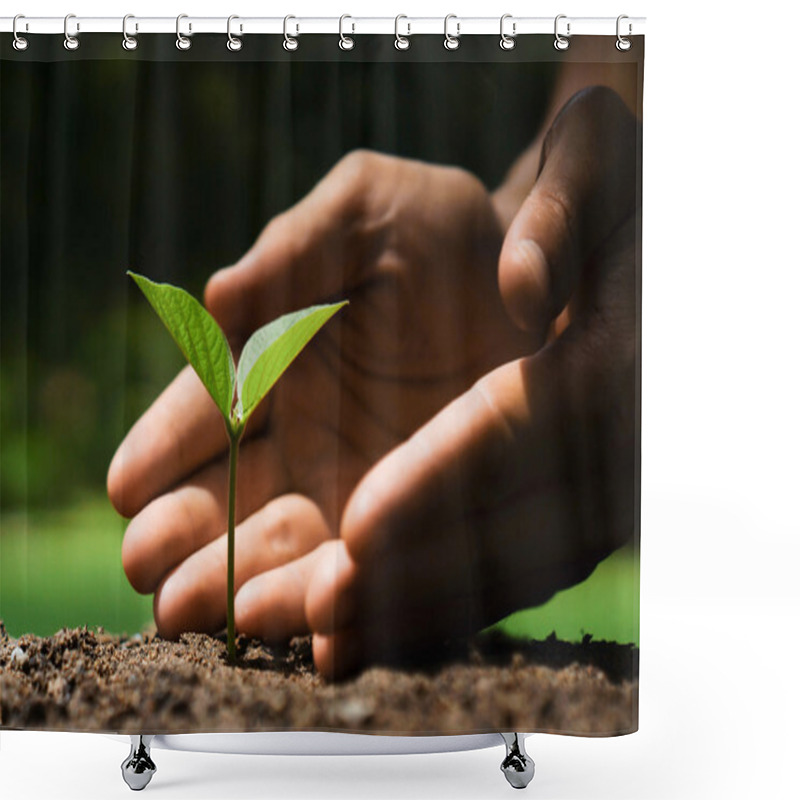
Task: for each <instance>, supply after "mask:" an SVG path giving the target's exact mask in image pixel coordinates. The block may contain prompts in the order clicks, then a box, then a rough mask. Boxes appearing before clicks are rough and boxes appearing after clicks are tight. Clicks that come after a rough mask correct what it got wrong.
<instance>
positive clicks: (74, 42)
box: [64, 14, 81, 50]
mask: <svg viewBox="0 0 800 800" xmlns="http://www.w3.org/2000/svg"><path fill="white" fill-rule="evenodd" d="M71 19H75V15H74V14H67V16H66V17H64V49H65V50H77V49H78V48H79V47H80V46H81V43H80V42H79V41H78V37H77V36H70V33H69V21H70V20H71ZM80 29H81V26H80V23H78V22H76V23H75V31H76V33H77V32H78V31H80Z"/></svg>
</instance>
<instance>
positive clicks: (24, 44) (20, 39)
mask: <svg viewBox="0 0 800 800" xmlns="http://www.w3.org/2000/svg"><path fill="white" fill-rule="evenodd" d="M19 19H25V15H24V14H17V16H16V17H14V22H13V23H12V25H11V30H12V32H13V34H14V42H13V45H14V49H15V50H18V51H20V52H21V51H22V50H27V49H28V40H27V39H26V38H25V37H24V36H20V35H19V33H18V32H17V20H19ZM25 30H26V31H27V30H28V23H27V22H26V23H25Z"/></svg>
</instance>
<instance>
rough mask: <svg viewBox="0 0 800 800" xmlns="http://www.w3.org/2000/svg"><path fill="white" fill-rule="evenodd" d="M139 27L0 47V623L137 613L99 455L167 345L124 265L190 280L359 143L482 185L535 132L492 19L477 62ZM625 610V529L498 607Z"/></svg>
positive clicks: (128, 622) (82, 620)
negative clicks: (135, 31) (233, 49)
mask: <svg viewBox="0 0 800 800" xmlns="http://www.w3.org/2000/svg"><path fill="white" fill-rule="evenodd" d="M51 38H52V37H51ZM264 38H267V37H264ZM383 38H386V37H383ZM423 38H425V37H423ZM155 40H157V41H155V44H154V46H153V49H154V52H155V53H156V54H158V53H161V54H164V60H158V59H157V58H156V59H154V60H145V59H144V58H141V57H138V56H137V59H136V60H134V59H131V58H124V57H119V54H120V53H122V52H123V51H121V48H120V47H119V42H118V37H110V38H108V39H107V40H106V39H105V38H104V37H102V36H96V37H93V39H89V40H88V41H87V43H86V46H85V47H84V46H83V45H82V47H81V51H80V53H79V54H77V55H76V56H73V55H70V57H69V59H68V60H54V61H51V62H48V61H41V62H35V61H32V60H28V61H27V62H25V63H22V62H21V60H20V58H4V59H3V60H0V123H1V124H2V143H1V145H0V619H3V620H4V621H5V625H6V627H7V629H8V630H9V632H10V633H11V634H12V635H19V634H21V633H26V632H34V633H38V634H50V633H53V632H54V631H55V630H57V629H58V628H60V627H62V626H67V625H69V626H74V625H89V626H94V625H103V626H104V627H105V628H106V629H108V630H111V631H117V632H123V631H127V632H133V631H136V630H140V629H141V628H142V626H145V625H147V624H148V623H150V622H151V621H152V615H151V606H150V598H143V597H140V596H138V595H136V594H135V592H134V591H133V590H132V589H131V588H130V586H129V585H128V583H127V581H126V579H125V576H124V574H123V572H122V568H121V563H120V545H121V541H122V536H123V532H124V526H125V523H124V520H122V519H121V518H119V517H118V516H117V515H116V513H115V512H114V511H113V509H112V508H111V506H110V504H109V503H108V501H107V499H106V497H105V473H106V469H107V466H108V463H109V461H110V458H111V456H112V454H113V452H114V450H115V448H116V446H117V444H118V443H119V441H120V440H121V438H122V437H123V435H124V433H125V431H127V429H128V428H129V427H130V425H131V424H132V423H133V421H134V420H135V419H136V418H137V417H138V416H139V415H140V414H141V413H142V411H143V410H144V409H145V408H146V407H147V406H148V405H149V403H151V402H152V400H153V399H154V398H155V396H156V395H157V394H158V393H159V392H160V391H161V389H162V388H163V387H164V386H165V385H166V383H167V382H168V381H169V380H170V379H171V377H172V376H173V375H174V374H175V372H176V371H177V370H178V369H179V368H180V367H181V366H182V359H181V356H180V354H179V353H178V351H177V349H176V348H174V347H172V346H171V344H170V343H169V342H168V340H167V339H166V337H165V335H164V333H163V330H162V328H161V325H160V322H159V321H158V320H157V319H156V317H155V315H153V314H152V312H150V310H149V309H148V308H146V307H145V305H144V304H143V303H142V302H141V299H140V298H139V297H138V296H135V294H134V292H133V291H132V290H131V286H130V285H129V282H128V281H127V279H126V278H125V270H126V269H127V268H129V267H132V268H135V269H137V270H139V271H142V272H144V273H146V274H147V275H148V276H150V277H152V278H154V279H165V280H170V281H173V282H176V283H178V284H180V285H182V286H184V287H186V288H188V289H189V290H190V291H192V292H193V293H194V294H196V295H198V294H200V293H201V292H202V287H203V284H204V283H205V281H206V279H207V278H208V276H209V275H210V274H211V273H212V272H213V271H215V270H216V269H218V268H220V267H221V266H225V265H227V264H230V263H233V262H234V261H235V260H237V259H238V257H239V256H240V255H241V254H242V253H243V252H244V251H245V250H246V249H247V248H248V247H249V245H250V244H251V243H252V241H253V240H254V239H255V237H256V236H257V235H258V233H259V231H260V230H261V228H262V227H263V226H264V224H265V223H266V222H267V221H268V220H269V219H270V218H271V217H272V216H273V215H275V214H276V213H278V212H280V211H282V210H284V209H286V208H287V207H289V206H290V205H292V204H293V203H295V202H296V201H297V200H299V199H300V198H301V197H303V196H304V195H305V194H306V193H307V192H308V191H309V190H310V189H311V188H312V187H313V185H314V184H315V183H316V182H317V181H318V180H319V179H320V178H322V177H323V176H324V175H325V174H326V173H327V172H328V170H329V169H330V168H331V167H332V166H333V165H334V164H335V163H336V161H338V159H339V158H340V157H341V156H342V155H343V154H345V153H346V152H348V151H349V150H352V149H354V148H357V147H368V148H373V149H377V150H380V151H383V152H389V153H396V154H399V155H404V156H409V157H414V158H419V159H422V160H426V161H431V162H435V163H452V164H458V165H460V166H463V167H466V168H467V169H469V170H471V171H473V172H475V173H476V174H477V175H478V176H479V177H481V178H482V179H483V180H484V182H485V183H486V184H487V185H488V186H489V187H493V186H495V185H497V184H498V183H499V182H500V181H501V179H502V177H503V175H504V173H505V171H506V169H507V168H508V166H509V165H510V163H511V162H512V161H513V159H514V158H515V156H516V155H518V154H519V153H520V152H521V151H522V150H523V149H524V148H525V147H526V146H527V145H528V144H529V142H530V140H531V139H532V138H533V136H534V135H535V133H536V131H537V130H538V125H539V120H540V118H541V115H542V113H543V110H544V107H545V104H546V102H547V96H548V92H549V88H550V86H551V84H552V78H553V69H552V66H551V65H550V64H549V63H546V62H545V63H536V62H535V61H533V62H531V63H525V61H524V59H522V60H521V62H520V63H514V64H509V63H505V62H504V63H500V62H494V61H493V60H492V59H494V58H496V57H497V51H498V48H497V46H496V41H495V37H491V43H487V45H486V48H485V55H482V54H481V52H480V47H476V50H475V52H476V58H477V59H478V60H477V61H476V62H475V63H471V62H469V61H454V60H452V59H451V60H450V61H448V62H447V64H446V66H445V65H444V64H438V65H436V67H435V68H434V69H431V66H430V65H429V64H426V63H425V61H426V51H425V47H427V46H428V45H427V44H425V43H423V42H422V41H421V42H420V43H417V42H416V41H415V43H414V57H415V58H416V59H417V60H416V61H412V60H408V59H406V60H404V61H401V62H398V63H395V64H391V63H383V62H382V61H381V60H376V61H370V60H369V59H368V56H365V55H364V53H365V51H368V50H369V46H370V45H369V43H368V42H365V41H359V48H360V56H359V57H361V58H365V60H364V61H353V60H352V59H349V60H347V61H340V60H338V58H339V56H338V48H336V46H335V42H333V44H332V45H331V52H330V53H328V52H327V51H326V52H325V53H324V54H323V55H324V59H325V60H315V59H316V56H315V49H314V48H315V47H316V48H317V49H319V48H320V47H322V45H316V44H315V45H313V46H312V43H311V42H309V43H308V45H307V44H306V42H304V43H303V48H301V51H302V55H301V56H299V57H296V58H293V59H291V60H290V59H286V58H285V57H284V56H283V55H281V54H278V55H279V57H280V58H281V59H282V60H264V61H258V60H252V61H245V60H242V59H238V60H236V59H229V58H227V57H222V58H219V59H218V60H217V61H214V62H203V61H202V52H201V51H202V48H203V47H207V48H211V47H212V46H218V49H219V51H224V50H225V48H224V43H223V42H224V39H220V40H219V41H215V37H206V39H205V40H204V41H202V42H201V41H198V43H197V47H195V48H193V54H192V56H191V58H192V59H193V63H184V62H176V61H174V60H168V57H167V54H169V58H172V57H173V56H174V51H175V48H174V37H166V38H164V39H163V40H158V37H155ZM329 44H330V43H329ZM326 46H327V45H326ZM430 47H433V44H430ZM248 48H249V49H250V52H251V53H252V48H251V46H250V43H249V42H248ZM436 48H437V49H436V50H435V51H434V50H431V54H430V58H431V60H441V54H440V53H439V51H441V50H442V48H441V43H440V42H437V43H436ZM32 49H33V48H32ZM61 49H62V50H63V48H61ZM2 52H3V53H6V52H7V48H6V50H2ZM53 52H56V51H53ZM214 52H215V53H216V52H217V51H216V50H215V51H214ZM281 53H282V51H281ZM57 55H58V57H59V58H61V57H62V56H61V54H57ZM522 55H523V56H524V53H523V54H522ZM54 57H55V56H54ZM481 57H485V59H486V60H485V61H480V58H481ZM511 109H513V113H509V111H510V110H511ZM638 619H639V609H638V562H637V559H636V556H635V553H634V551H633V548H632V547H629V548H626V549H625V550H623V551H620V552H618V553H616V554H614V555H613V556H612V557H611V558H610V559H608V560H607V561H606V562H604V563H603V564H602V565H600V567H599V568H598V569H597V570H596V571H595V573H594V574H593V575H592V576H591V577H590V578H589V579H588V580H587V581H586V582H584V583H583V584H581V585H580V586H578V587H575V588H573V589H571V590H569V591H567V592H562V593H561V594H559V595H557V596H556V597H555V598H553V600H551V601H550V602H549V603H547V604H546V605H545V606H543V607H541V608H538V609H533V610H529V611H523V612H519V613H518V614H516V615H514V616H513V617H511V618H509V620H507V621H506V622H505V623H503V624H504V627H505V628H506V629H507V630H508V631H509V632H511V633H514V634H515V635H521V636H537V637H538V636H546V635H547V634H549V633H550V632H551V631H552V630H555V631H556V632H557V633H558V635H559V636H561V637H563V638H568V639H579V638H580V637H581V636H583V634H584V633H591V634H593V635H594V636H595V637H596V638H609V639H616V640H618V641H622V642H636V643H638Z"/></svg>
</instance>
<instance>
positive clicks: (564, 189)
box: [499, 86, 641, 330]
mask: <svg viewBox="0 0 800 800" xmlns="http://www.w3.org/2000/svg"><path fill="white" fill-rule="evenodd" d="M640 132H641V126H640V125H639V124H638V123H637V121H636V119H635V117H634V116H633V115H632V114H631V113H630V111H629V110H628V109H627V107H626V106H625V104H624V102H623V101H622V99H621V98H620V97H619V95H617V94H616V92H614V91H612V90H611V89H608V88H606V87H600V86H595V87H591V88H589V89H586V90H584V91H582V92H579V93H578V94H576V95H575V96H574V97H573V98H572V99H571V100H570V101H569V102H568V103H567V104H566V105H565V106H564V108H563V109H562V110H561V112H560V113H559V115H558V117H557V118H556V120H555V122H554V123H553V125H552V127H551V129H550V131H549V133H548V135H547V137H546V139H545V143H544V147H543V151H542V166H541V172H540V174H539V177H538V178H537V180H536V183H535V184H534V187H533V189H532V190H531V193H530V194H529V195H528V197H527V198H526V200H525V201H524V203H523V205H522V207H521V208H520V210H519V212H518V213H517V215H516V217H515V218H514V221H513V222H512V224H511V227H510V228H509V230H508V233H507V235H506V238H505V241H504V244H503V249H502V252H501V255H500V265H499V278H500V290H501V293H502V295H503V300H504V302H505V304H506V308H507V310H508V312H509V314H510V315H511V316H512V318H513V319H514V321H515V322H516V323H517V324H518V325H520V326H521V327H523V328H525V329H526V330H539V329H540V327H541V326H545V327H546V326H547V325H548V324H549V323H550V322H551V320H552V319H553V318H554V317H555V316H557V314H558V313H559V312H560V311H561V309H562V308H563V307H564V305H565V304H566V302H567V300H568V299H569V297H570V296H571V294H572V291H573V290H574V288H575V286H576V284H577V281H578V276H579V274H580V270H581V267H582V265H583V263H584V261H585V259H586V258H587V257H588V256H589V255H591V253H592V252H593V250H594V249H595V248H596V247H597V246H598V245H599V244H600V243H601V242H602V241H603V240H604V239H605V238H607V237H608V236H609V235H610V234H611V233H613V231H614V230H615V228H616V227H617V226H618V225H619V224H620V223H621V222H622V221H623V220H624V219H626V218H627V217H628V216H630V214H631V212H632V211H633V209H634V208H635V204H636V202H637V197H636V184H637V181H636V175H637V169H638V166H637V165H638V163H639V159H638V158H637V152H638V150H639V148H640Z"/></svg>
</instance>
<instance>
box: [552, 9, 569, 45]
mask: <svg viewBox="0 0 800 800" xmlns="http://www.w3.org/2000/svg"><path fill="white" fill-rule="evenodd" d="M561 19H567V15H566V14H559V15H558V16H557V17H556V19H555V22H554V23H553V33H554V34H555V37H556V38H555V40H554V41H553V47H555V49H556V50H561V51H564V50H568V49H569V37H570V36H571V35H572V34H571V32H570V23H569V20H567V35H566V36H563V35H562V34H560V33H559V32H558V21H559V20H561Z"/></svg>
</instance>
